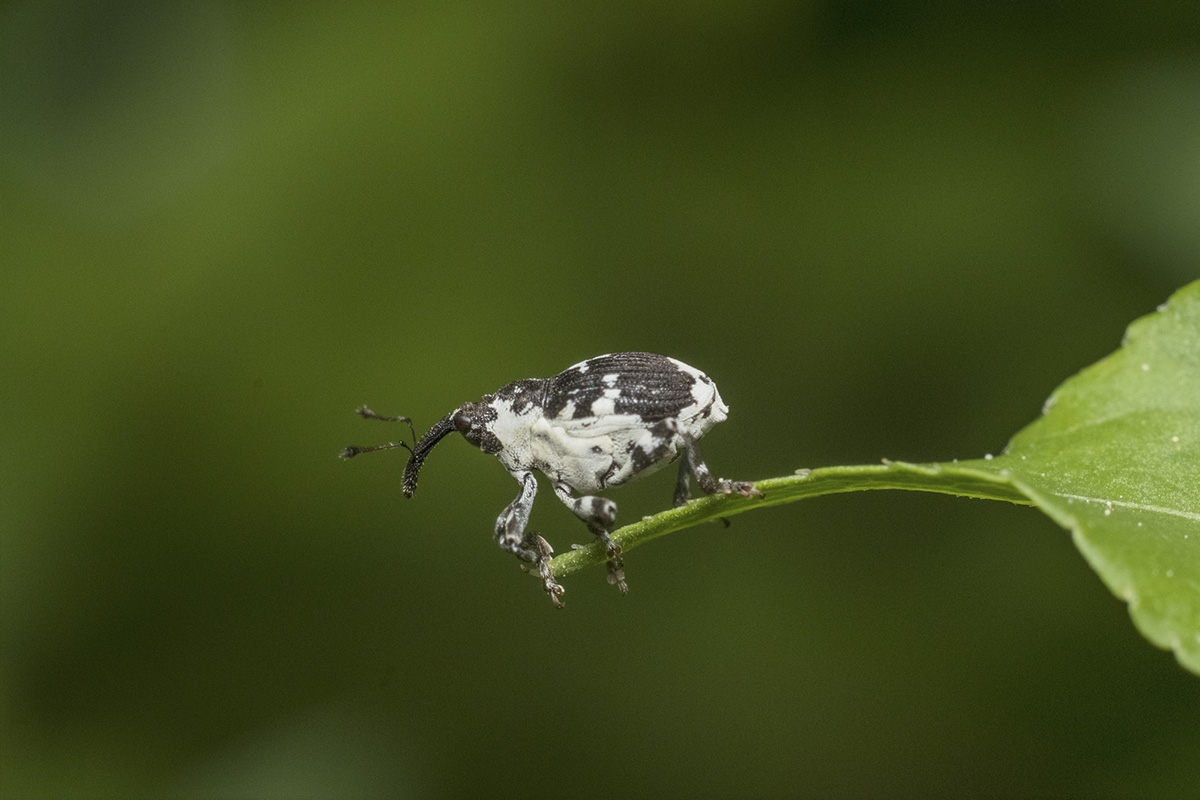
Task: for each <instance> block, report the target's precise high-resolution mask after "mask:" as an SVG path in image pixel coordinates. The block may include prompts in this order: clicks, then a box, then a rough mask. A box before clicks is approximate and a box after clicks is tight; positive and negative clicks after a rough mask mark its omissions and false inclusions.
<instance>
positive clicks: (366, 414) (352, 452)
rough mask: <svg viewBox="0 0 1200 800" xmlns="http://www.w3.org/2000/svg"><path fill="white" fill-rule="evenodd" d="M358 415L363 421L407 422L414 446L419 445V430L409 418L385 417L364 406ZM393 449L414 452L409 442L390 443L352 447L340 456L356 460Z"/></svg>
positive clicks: (339, 455)
mask: <svg viewBox="0 0 1200 800" xmlns="http://www.w3.org/2000/svg"><path fill="white" fill-rule="evenodd" d="M357 413H358V415H359V416H360V417H362V418H363V419H377V420H380V421H382V422H407V423H408V430H409V431H410V432H411V433H412V438H413V445H415V444H416V443H417V430H416V428H414V427H413V424H412V420H411V419H409V418H408V417H385V416H383V415H382V414H376V413H375V412H374V411H372V410H371V409H369V408H367V407H366V406H362V407H360V408H359V409H358V411H357ZM393 447H403V448H404V449H405V450H407V451H408V452H410V453H411V452H412V451H413V449H412V446H410V445H409V444H408V442H388V443H387V444H380V445H375V446H374V447H356V446H354V445H351V446H350V447H347V448H346V449H345V450H343V451H342V452H341V453H339V454H338V457H339V458H354V457H355V456H358V455H362V454H363V453H373V452H374V451H376V450H391V449H392V448H393Z"/></svg>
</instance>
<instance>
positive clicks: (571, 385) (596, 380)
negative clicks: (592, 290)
mask: <svg viewBox="0 0 1200 800" xmlns="http://www.w3.org/2000/svg"><path fill="white" fill-rule="evenodd" d="M584 363H585V364H586V365H587V369H586V370H583V371H581V370H580V369H579V368H577V367H573V368H571V369H568V370H565V371H563V372H561V373H559V374H558V375H555V376H554V377H553V378H550V379H548V381H547V384H548V385H547V387H546V397H545V410H546V414H547V416H550V417H561V415H562V412H563V410H564V409H566V407H567V405H568V404H570V403H574V411H573V412H572V414H571V418H572V419H580V418H583V417H588V416H591V414H592V405H593V404H594V403H595V402H596V401H597V400H599V399H601V398H603V397H604V393H605V391H607V390H609V389H615V390H616V391H617V392H618V394H617V396H616V397H615V398H613V405H614V411H615V413H617V414H635V415H637V416H639V417H641V418H642V419H643V420H645V421H646V422H658V421H659V420H662V419H666V418H667V417H674V416H677V415H678V414H679V412H680V411H681V410H682V409H684V408H686V407H687V406H689V405H691V404H692V402H693V398H692V384H694V383H695V382H696V378H695V377H694V376H693V375H692V374H691V373H688V372H684V371H683V370H681V369H679V367H678V366H676V365H675V362H673V361H671V360H670V359H669V358H667V357H666V356H660V355H656V354H654V353H613V354H611V355H607V356H599V357H597V358H592V359H589V360H588V361H586V362H584ZM606 375H616V376H617V377H616V379H615V381H609V382H606V381H605V380H604V377H605V376H606ZM505 388H508V387H505Z"/></svg>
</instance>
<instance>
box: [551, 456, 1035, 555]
mask: <svg viewBox="0 0 1200 800" xmlns="http://www.w3.org/2000/svg"><path fill="white" fill-rule="evenodd" d="M985 464H986V465H987V466H985ZM977 465H978V466H977ZM989 467H991V465H990V464H988V462H974V461H966V462H961V463H950V464H908V463H904V462H900V461H890V462H884V463H883V464H867V465H862V466H847V467H822V468H820V469H813V470H797V472H796V474H795V475H787V476H784V477H780V478H767V479H765V480H761V481H756V482H755V484H754V485H755V486H756V487H757V488H758V490H759V491H761V492H762V493H763V495H764V496H763V497H749V498H747V497H742V496H740V495H727V494H719V495H709V496H707V497H702V498H699V499H697V500H693V501H691V502H690V503H688V504H687V505H684V506H681V507H680V508H672V509H668V510H667V511H663V512H660V513H658V514H655V515H654V516H650V517H643V518H642V519H641V520H639V521H637V522H634V523H632V524H630V525H626V526H624V527H623V528H619V529H617V530H616V531H614V532H613V533H612V538H613V540H614V541H616V543H617V544H619V545H620V546H621V549H622V550H625V551H628V550H632V549H633V548H635V547H637V546H639V545H642V544H645V543H646V542H648V541H650V540H651V539H657V538H658V537H659V536H665V535H666V534H668V533H672V532H674V531H678V530H683V529H685V528H692V527H695V526H697V525H700V524H701V523H704V522H710V521H713V520H717V519H720V518H721V517H731V516H733V515H735V514H741V513H743V512H745V511H750V510H752V509H755V508H766V507H768V506H778V505H783V504H785V503H795V502H797V501H798V500H803V499H805V498H808V497H820V496H821V495H827V494H840V493H843V492H863V491H868V490H871V489H906V490H909V491H918V492H936V493H939V494H952V495H958V496H960V497H975V498H980V499H985V500H1006V501H1008V502H1010V503H1018V504H1021V505H1032V504H1033V502H1032V501H1031V500H1030V499H1029V497H1027V496H1026V495H1025V494H1023V493H1022V492H1021V491H1019V490H1018V489H1017V488H1016V487H1015V486H1014V485H1013V483H1012V482H1011V481H1010V479H1009V476H1008V475H1007V474H1006V471H1004V470H1001V471H1000V472H996V471H995V469H994V468H989ZM604 561H605V555H604V549H603V547H601V546H600V545H599V544H598V543H594V544H589V545H587V546H585V547H581V548H579V549H578V550H571V551H569V552H566V553H562V554H561V555H558V556H555V558H554V559H553V560H552V561H551V562H550V569H551V570H552V571H553V573H554V576H555V577H556V578H562V577H564V576H567V575H571V574H572V573H575V572H578V571H580V570H582V569H585V568H586V567H591V566H595V565H598V564H603V563H604Z"/></svg>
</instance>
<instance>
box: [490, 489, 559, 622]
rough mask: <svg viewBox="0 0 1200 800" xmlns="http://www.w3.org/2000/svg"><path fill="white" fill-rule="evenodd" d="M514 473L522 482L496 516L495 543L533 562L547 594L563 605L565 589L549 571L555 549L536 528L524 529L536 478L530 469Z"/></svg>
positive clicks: (531, 502)
mask: <svg viewBox="0 0 1200 800" xmlns="http://www.w3.org/2000/svg"><path fill="white" fill-rule="evenodd" d="M513 477H514V478H516V479H517V480H518V481H520V482H521V493H520V494H519V495H517V497H516V499H515V500H513V501H512V502H511V503H509V504H508V505H507V506H506V507H505V508H504V510H503V511H501V512H500V516H499V517H497V518H496V543H497V544H498V545H500V547H502V548H503V549H505V550H507V551H508V552H510V553H512V554H513V555H515V556H516V557H517V558H519V559H521V560H522V561H524V562H526V563H529V564H534V565H536V567H537V571H538V575H540V576H541V578H542V585H543V586H544V587H545V589H546V594H548V595H550V600H551V601H552V602H553V603H554V605H555V606H556V607H558V608H562V605H563V601H562V599H561V595H562V593H563V591H564V590H563V587H562V584H560V583H558V581H556V580H554V574H553V573H552V572H551V571H550V557H551V556H552V555H553V554H554V550H553V549H552V548H551V547H550V543H549V542H547V541H546V540H545V539H543V538H542V537H541V536H540V535H539V534H538V533H537V532H536V531H526V530H525V526H526V525H527V524H528V523H529V512H530V510H531V509H532V508H533V498H534V496H535V495H536V494H537V479H536V478H534V477H533V473H532V472H514V473H513Z"/></svg>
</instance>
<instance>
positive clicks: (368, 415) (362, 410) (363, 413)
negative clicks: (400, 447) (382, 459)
mask: <svg viewBox="0 0 1200 800" xmlns="http://www.w3.org/2000/svg"><path fill="white" fill-rule="evenodd" d="M356 413H357V414H358V415H359V416H360V417H362V418H363V419H377V420H379V421H380V422H407V423H408V430H409V432H410V433H411V434H412V440H413V444H414V445H416V443H417V429H416V428H414V427H413V421H412V420H411V419H409V418H408V417H385V416H383V415H382V414H376V413H375V412H374V411H372V410H371V409H369V408H367V407H366V406H359V408H358V410H357V412H356ZM406 447H407V445H406ZM408 451H409V452H410V453H411V452H412V448H411V447H409V448H408Z"/></svg>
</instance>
